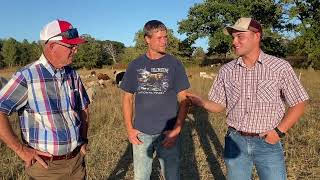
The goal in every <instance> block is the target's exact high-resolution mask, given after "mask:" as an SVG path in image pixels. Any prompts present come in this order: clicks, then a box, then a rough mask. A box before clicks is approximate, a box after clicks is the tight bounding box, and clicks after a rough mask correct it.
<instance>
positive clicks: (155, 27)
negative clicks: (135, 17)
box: [143, 20, 167, 37]
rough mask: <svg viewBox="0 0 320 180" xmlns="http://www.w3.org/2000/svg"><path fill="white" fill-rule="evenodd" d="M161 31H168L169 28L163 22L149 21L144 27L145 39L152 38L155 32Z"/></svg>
mask: <svg viewBox="0 0 320 180" xmlns="http://www.w3.org/2000/svg"><path fill="white" fill-rule="evenodd" d="M159 30H160V31H167V27H166V26H165V25H164V24H163V23H162V22H161V21H158V20H151V21H148V22H147V23H146V24H145V25H144V27H143V32H144V37H146V36H148V37H151V35H152V33H153V32H154V31H159Z"/></svg>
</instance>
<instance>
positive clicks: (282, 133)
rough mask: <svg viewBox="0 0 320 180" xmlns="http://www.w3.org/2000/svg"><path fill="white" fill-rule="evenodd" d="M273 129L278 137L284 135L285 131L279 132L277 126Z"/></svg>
mask: <svg viewBox="0 0 320 180" xmlns="http://www.w3.org/2000/svg"><path fill="white" fill-rule="evenodd" d="M274 130H275V131H276V133H277V134H278V136H279V138H283V137H284V136H285V135H286V133H284V132H281V131H280V130H279V129H278V127H275V128H274Z"/></svg>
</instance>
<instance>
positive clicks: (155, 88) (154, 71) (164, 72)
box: [137, 68, 169, 94]
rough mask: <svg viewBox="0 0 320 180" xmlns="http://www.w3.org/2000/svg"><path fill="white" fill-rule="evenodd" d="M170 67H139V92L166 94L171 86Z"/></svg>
mask: <svg viewBox="0 0 320 180" xmlns="http://www.w3.org/2000/svg"><path fill="white" fill-rule="evenodd" d="M168 72H169V68H151V69H150V72H149V71H147V70H146V68H144V69H138V70H137V74H138V77H137V78H138V93H139V94H164V93H165V92H167V90H168V87H169V78H168Z"/></svg>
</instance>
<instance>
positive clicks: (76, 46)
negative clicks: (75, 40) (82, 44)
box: [56, 42, 79, 50]
mask: <svg viewBox="0 0 320 180" xmlns="http://www.w3.org/2000/svg"><path fill="white" fill-rule="evenodd" d="M56 44H59V45H60V46H64V47H66V48H68V49H70V50H73V49H74V48H78V47H79V46H78V45H70V46H67V45H65V44H60V43H57V42H56Z"/></svg>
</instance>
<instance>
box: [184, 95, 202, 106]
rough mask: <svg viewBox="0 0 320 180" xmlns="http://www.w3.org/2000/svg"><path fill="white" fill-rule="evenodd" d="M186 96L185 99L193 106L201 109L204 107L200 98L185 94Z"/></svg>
mask: <svg viewBox="0 0 320 180" xmlns="http://www.w3.org/2000/svg"><path fill="white" fill-rule="evenodd" d="M186 96H187V99H189V100H190V101H191V103H192V104H193V105H196V106H199V107H202V108H203V107H204V100H203V99H202V98H201V97H200V96H197V95H195V94H192V93H189V92H188V93H187V95H186Z"/></svg>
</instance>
